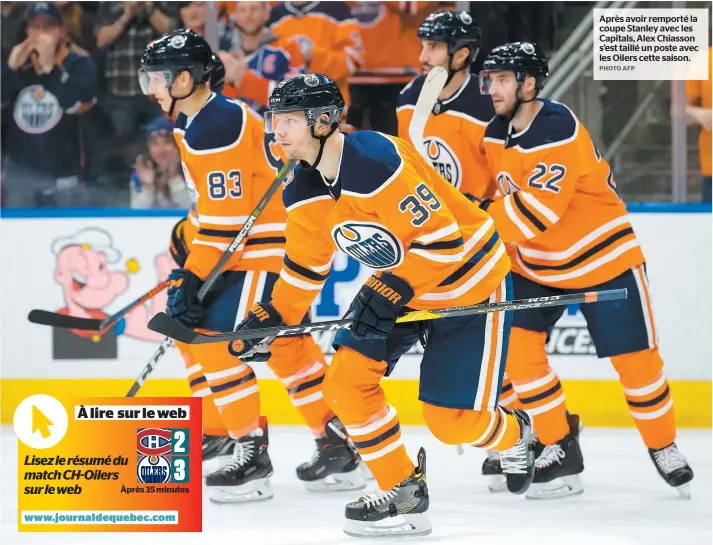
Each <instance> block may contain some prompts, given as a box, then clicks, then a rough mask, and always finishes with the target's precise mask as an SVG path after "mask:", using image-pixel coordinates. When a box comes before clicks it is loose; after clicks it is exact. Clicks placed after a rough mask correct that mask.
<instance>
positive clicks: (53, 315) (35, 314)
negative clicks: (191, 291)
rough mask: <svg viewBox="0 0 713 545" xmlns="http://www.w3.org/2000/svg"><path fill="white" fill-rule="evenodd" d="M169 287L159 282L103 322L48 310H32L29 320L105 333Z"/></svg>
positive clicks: (165, 281)
mask: <svg viewBox="0 0 713 545" xmlns="http://www.w3.org/2000/svg"><path fill="white" fill-rule="evenodd" d="M167 287H168V280H164V281H163V282H159V283H158V284H157V285H155V286H154V287H153V288H151V289H150V290H149V291H147V292H146V293H144V294H143V295H142V296H141V297H139V298H138V299H135V300H134V301H132V302H131V303H129V304H128V305H126V306H125V307H124V308H122V309H121V310H120V311H118V312H115V313H114V314H112V315H111V316H107V317H106V318H104V319H103V320H99V319H98V318H80V317H78V316H68V315H66V314H59V313H57V312H49V311H47V310H37V309H36V310H32V311H30V314H28V315H27V319H28V320H29V321H30V322H32V323H33V324H40V325H48V326H52V327H61V328H67V329H79V330H82V331H103V330H105V329H109V328H110V327H112V326H114V325H116V324H117V323H118V322H119V320H121V319H122V318H123V317H124V316H126V315H127V314H128V313H129V312H131V311H132V310H134V309H135V308H137V307H140V306H141V305H143V304H144V303H146V302H147V301H149V300H151V299H153V298H154V297H155V296H156V295H158V294H159V293H161V292H162V291H163V290H165V289H166V288H167Z"/></svg>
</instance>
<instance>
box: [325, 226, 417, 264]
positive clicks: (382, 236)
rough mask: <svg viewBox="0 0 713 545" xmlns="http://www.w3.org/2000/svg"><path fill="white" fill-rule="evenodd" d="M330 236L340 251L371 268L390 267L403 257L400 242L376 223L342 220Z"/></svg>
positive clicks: (399, 262)
mask: <svg viewBox="0 0 713 545" xmlns="http://www.w3.org/2000/svg"><path fill="white" fill-rule="evenodd" d="M332 238H334V242H336V244H337V247H338V248H339V249H340V250H341V251H342V252H344V253H345V254H347V255H349V256H351V257H353V258H354V259H356V260H357V261H358V262H359V263H362V264H364V265H366V266H367V267H371V268H372V269H376V270H381V269H391V268H393V267H396V266H398V265H400V264H401V262H402V261H403V259H404V249H403V246H402V245H401V242H399V240H398V239H397V238H396V237H395V236H394V235H392V234H391V233H390V232H389V230H388V229H386V227H384V226H383V225H379V224H378V223H367V222H355V221H347V222H343V223H340V224H339V225H337V226H336V227H334V229H333V230H332Z"/></svg>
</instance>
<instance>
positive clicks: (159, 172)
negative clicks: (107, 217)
mask: <svg viewBox="0 0 713 545" xmlns="http://www.w3.org/2000/svg"><path fill="white" fill-rule="evenodd" d="M146 146H147V153H146V154H141V155H139V156H138V157H137V158H136V170H135V171H134V172H133V174H132V175H131V208H188V207H190V206H191V194H190V192H189V191H188V187H187V186H186V182H185V181H184V179H183V175H182V173H181V159H180V156H179V154H178V148H177V147H176V143H175V141H174V140H173V123H172V122H171V120H170V119H168V118H165V117H159V118H156V119H155V120H154V121H152V122H151V123H149V125H148V126H147V127H146Z"/></svg>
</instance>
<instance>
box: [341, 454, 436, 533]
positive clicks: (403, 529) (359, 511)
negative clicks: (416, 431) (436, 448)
mask: <svg viewBox="0 0 713 545" xmlns="http://www.w3.org/2000/svg"><path fill="white" fill-rule="evenodd" d="M428 501H429V500H428V486H427V485H426V451H425V450H424V449H423V448H421V449H420V450H419V451H418V467H416V468H415V470H414V472H413V474H412V475H411V476H410V477H409V478H408V479H406V480H404V481H402V482H401V483H399V484H397V485H396V486H395V487H394V488H392V489H391V490H386V491H384V490H377V491H376V492H372V493H370V494H367V495H366V496H364V497H361V498H359V500H357V501H355V502H352V503H348V504H347V507H346V509H345V516H346V518H347V522H346V524H345V526H344V533H345V534H347V535H349V536H352V537H365V538H374V537H392V536H426V535H428V534H430V533H431V530H432V528H431V522H430V521H429V520H428V517H427V516H426V514H425V513H426V511H427V510H428Z"/></svg>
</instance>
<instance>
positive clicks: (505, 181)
mask: <svg viewBox="0 0 713 545" xmlns="http://www.w3.org/2000/svg"><path fill="white" fill-rule="evenodd" d="M495 181H496V182H497V184H498V189H499V190H500V193H502V194H503V195H510V193H514V192H515V191H520V188H519V187H518V185H517V184H516V183H515V182H514V181H513V179H512V176H510V173H509V172H507V171H505V170H501V171H500V172H498V175H497V176H496V177H495Z"/></svg>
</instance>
